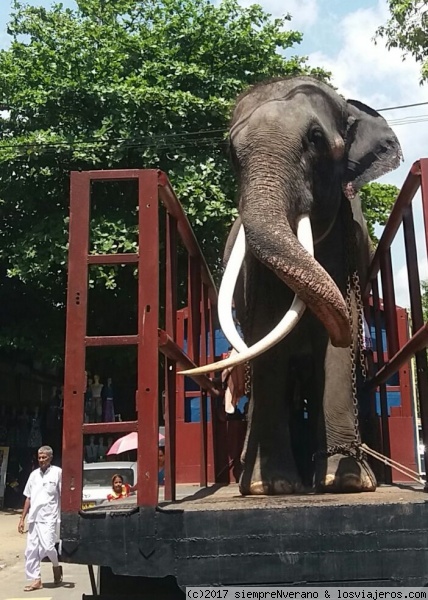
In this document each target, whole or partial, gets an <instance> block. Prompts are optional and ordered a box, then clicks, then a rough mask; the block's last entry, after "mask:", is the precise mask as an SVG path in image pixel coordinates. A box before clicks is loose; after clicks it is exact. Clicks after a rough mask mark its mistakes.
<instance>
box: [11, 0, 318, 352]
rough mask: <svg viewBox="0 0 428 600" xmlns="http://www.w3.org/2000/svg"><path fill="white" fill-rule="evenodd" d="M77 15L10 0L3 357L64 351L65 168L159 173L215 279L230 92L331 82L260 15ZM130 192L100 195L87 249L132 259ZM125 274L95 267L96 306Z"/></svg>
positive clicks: (137, 7)
mask: <svg viewBox="0 0 428 600" xmlns="http://www.w3.org/2000/svg"><path fill="white" fill-rule="evenodd" d="M77 4H78V9H77V10H76V11H73V10H70V9H64V8H63V7H62V5H61V4H56V5H53V6H52V8H50V9H45V8H42V7H29V6H26V5H25V4H22V3H21V2H20V1H19V0H16V1H15V3H14V10H13V14H12V16H11V22H10V24H9V28H8V33H9V34H10V36H11V37H12V43H11V46H10V48H9V49H7V50H3V51H1V52H0V105H1V106H3V107H7V108H8V109H9V116H7V117H3V118H2V119H1V121H0V132H1V140H0V181H1V189H0V215H1V220H2V223H4V226H3V227H2V228H1V231H0V266H2V268H3V269H4V270H5V271H6V273H7V278H4V277H3V278H2V286H3V288H4V292H5V294H4V295H6V296H7V297H8V298H10V302H9V303H8V306H7V308H8V311H5V310H4V309H5V306H4V305H2V311H3V313H2V314H3V317H4V322H3V323H1V324H0V330H2V337H0V347H1V346H3V347H8V348H20V349H22V348H25V349H28V350H33V351H37V352H42V351H43V350H45V351H46V352H47V354H48V355H49V353H50V354H51V355H52V353H54V354H57V355H58V354H61V350H60V349H61V347H62V342H63V331H64V326H63V324H64V305H65V290H66V250H67V229H68V185H69V181H68V178H69V172H70V170H76V169H88V168H91V169H101V168H107V169H108V168H125V167H126V168H144V167H151V168H153V167H159V168H161V169H163V170H164V171H166V172H167V173H168V175H169V177H170V179H171V181H172V183H173V186H174V188H175V190H176V191H177V194H178V197H179V198H180V200H181V201H182V203H183V204H184V206H185V209H186V211H187V214H188V215H189V218H190V219H191V222H192V224H193V226H194V228H195V229H196V234H197V237H198V239H199V242H200V244H201V246H202V248H203V250H204V253H205V254H206V256H207V257H208V260H209V262H210V263H211V265H213V266H214V268H215V267H216V266H218V265H219V264H220V254H221V251H220V249H221V247H222V245H223V243H224V238H225V235H226V231H227V230H228V228H229V225H230V223H231V221H232V220H233V218H234V216H235V214H236V208H235V193H236V191H235V183H234V179H233V176H232V173H231V169H230V165H229V157H228V155H227V152H226V144H225V131H226V130H227V125H228V120H229V117H230V110H231V106H232V104H233V102H234V100H235V98H236V96H237V94H239V93H240V92H241V91H242V90H243V89H244V88H245V87H246V86H248V85H249V84H253V83H255V82H256V81H258V80H260V79H265V78H267V77H272V76H282V75H290V74H298V73H310V74H313V75H315V76H319V77H322V78H325V79H327V78H328V74H327V73H325V72H323V71H321V70H319V69H311V68H309V67H308V66H307V64H306V61H305V59H304V58H301V57H297V56H290V57H287V58H286V57H285V56H284V53H279V52H278V50H280V51H288V53H290V50H291V49H292V48H293V46H294V45H295V44H298V43H299V42H300V41H301V38H302V36H301V34H300V33H298V32H296V31H288V30H285V28H284V25H285V24H286V23H287V21H288V20H289V17H288V16H286V17H285V18H283V19H272V18H271V17H270V16H269V15H268V14H267V13H265V12H264V11H263V10H262V8H261V7H260V6H257V5H253V6H249V7H247V8H243V7H241V6H240V5H239V3H238V2H237V0H223V1H222V2H220V3H219V4H212V3H210V2H209V1H207V0H162V1H160V0H147V1H145V2H138V1H137V0H104V1H103V2H100V1H99V0H77ZM130 195H131V190H130V189H125V190H123V189H122V190H121V191H119V189H118V188H117V187H116V189H113V187H110V188H109V189H108V190H107V189H104V190H98V191H97V192H96V204H97V209H98V212H97V211H95V212H94V214H93V218H92V222H91V239H92V247H93V249H95V250H96V251H98V252H112V251H113V252H127V251H132V249H134V248H135V245H136V240H135V229H136V213H135V211H133V210H130V209H129V202H128V208H126V209H124V206H125V204H126V202H127V200H128V199H129V196H130ZM127 277H128V276H121V277H118V270H117V269H110V268H109V269H107V270H106V269H101V268H93V269H91V282H90V283H91V285H92V287H93V288H94V289H93V296H94V298H95V300H94V304H95V305H98V306H99V307H102V306H103V300H102V299H103V298H104V296H103V294H104V291H105V289H106V288H108V289H109V290H110V294H111V295H113V296H114V295H116V296H118V294H119V287H118V286H119V285H120V286H121V288H122V290H123V286H126V285H127V284H128V283H130V282H131V279H132V273H131V274H130V275H129V277H128V279H127ZM23 289H25V296H26V301H27V303H30V304H31V305H34V307H35V306H36V305H37V306H39V307H40V313H39V316H38V319H37V320H36V321H35V320H34V315H33V314H32V315H31V320H27V312H26V311H25V309H22V307H21V309H22V310H21V309H19V308H18V307H19V306H20V305H19V303H16V302H14V301H13V298H14V297H15V296H16V294H18V297H21V296H20V294H21V295H22V293H23V292H22V290H23ZM6 292H7V293H6ZM133 300H134V299H133ZM33 301H34V302H33ZM40 303H41V304H42V305H43V306H42V307H41V306H40ZM128 305H129V307H131V308H132V302H131V300H130V301H129V303H128ZM17 311H20V312H18V314H17ZM99 311H100V312H101V308H99ZM123 312H125V311H123ZM11 317H13V318H11ZM18 321H19V325H17V323H18ZM58 323H61V326H58ZM36 330H37V332H36ZM41 332H42V335H40V333H41ZM122 332H123V329H122Z"/></svg>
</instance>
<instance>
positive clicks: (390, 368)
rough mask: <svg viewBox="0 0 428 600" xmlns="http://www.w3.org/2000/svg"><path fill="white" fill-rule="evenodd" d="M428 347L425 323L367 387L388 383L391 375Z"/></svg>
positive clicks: (427, 328) (427, 330) (426, 325)
mask: <svg viewBox="0 0 428 600" xmlns="http://www.w3.org/2000/svg"><path fill="white" fill-rule="evenodd" d="M427 346H428V323H425V325H424V326H423V327H421V328H420V329H419V330H418V331H417V333H415V335H413V336H412V337H411V338H410V340H409V341H408V342H407V343H406V344H405V345H404V346H403V347H402V348H401V350H399V351H398V352H397V353H396V354H395V355H394V356H393V357H392V358H391V360H390V361H389V362H388V363H386V365H384V366H383V367H382V368H381V369H380V370H379V371H378V372H377V373H376V375H375V376H374V377H373V378H372V379H370V380H369V381H368V382H367V384H366V385H367V387H369V388H375V387H377V386H378V385H380V384H381V383H383V382H384V381H387V380H388V379H389V378H390V377H391V375H394V373H396V372H397V371H398V369H399V368H400V367H401V366H402V365H403V364H404V363H405V362H407V361H408V360H409V358H411V357H412V356H413V355H414V354H416V352H419V350H423V349H424V348H426V347H427Z"/></svg>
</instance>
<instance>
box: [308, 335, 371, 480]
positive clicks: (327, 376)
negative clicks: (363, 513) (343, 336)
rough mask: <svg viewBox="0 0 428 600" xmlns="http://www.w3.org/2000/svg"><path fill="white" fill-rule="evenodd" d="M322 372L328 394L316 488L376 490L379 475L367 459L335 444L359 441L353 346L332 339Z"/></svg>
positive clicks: (317, 456)
mask: <svg viewBox="0 0 428 600" xmlns="http://www.w3.org/2000/svg"><path fill="white" fill-rule="evenodd" d="M322 376H323V379H324V397H323V410H322V413H321V425H320V438H321V439H320V446H319V450H320V452H318V453H317V455H316V464H315V485H316V488H317V489H318V490H319V491H325V492H363V491H374V490H375V489H376V478H375V476H374V475H373V472H372V470H371V469H370V467H369V465H368V464H367V462H366V461H365V460H362V459H359V458H358V457H354V456H348V455H347V454H344V453H342V452H341V451H340V449H337V451H336V452H335V451H334V447H335V446H336V447H337V446H339V447H341V448H345V449H346V448H349V447H351V446H352V444H353V443H355V442H356V441H359V437H358V436H359V434H358V433H356V431H357V432H358V423H356V421H355V419H356V417H355V412H356V410H357V409H356V407H354V395H353V387H352V363H351V350H350V348H335V347H333V346H332V345H331V343H330V342H328V344H327V348H326V353H325V361H324V370H323V374H322ZM321 389H322V388H321ZM356 428H357V429H356Z"/></svg>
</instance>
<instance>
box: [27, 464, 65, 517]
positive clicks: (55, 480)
mask: <svg viewBox="0 0 428 600" xmlns="http://www.w3.org/2000/svg"><path fill="white" fill-rule="evenodd" d="M61 478H62V469H60V468H59V467H55V466H54V465H50V466H49V467H48V468H47V469H46V471H45V472H44V473H43V471H42V470H41V469H35V470H34V471H33V472H32V473H31V475H30V477H29V478H28V481H27V485H26V486H25V489H24V496H26V497H27V498H29V499H30V512H29V513H28V522H29V523H31V522H36V523H51V522H57V521H59V519H60V514H59V513H60V502H61Z"/></svg>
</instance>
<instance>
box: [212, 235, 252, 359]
mask: <svg viewBox="0 0 428 600" xmlns="http://www.w3.org/2000/svg"><path fill="white" fill-rule="evenodd" d="M244 258H245V230H244V226H243V225H241V226H240V228H239V231H238V235H237V236H236V239H235V243H234V244H233V248H232V252H231V253H230V257H229V260H228V261H227V265H226V269H225V271H224V275H223V278H222V280H221V284H220V290H219V293H218V320H219V323H220V327H221V330H222V331H223V333H224V336H225V338H226V339H227V340H228V341H229V343H230V344H231V345H232V346H233V347H234V348H235V350H236V351H237V352H245V350H247V348H248V346H247V344H246V343H245V342H244V340H243V339H242V338H241V336H240V335H239V333H238V330H237V329H236V325H235V322H234V320H233V315H232V310H231V309H232V303H233V294H234V292H235V286H236V281H237V279H238V275H239V271H240V270H241V266H242V263H243V262H244Z"/></svg>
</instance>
